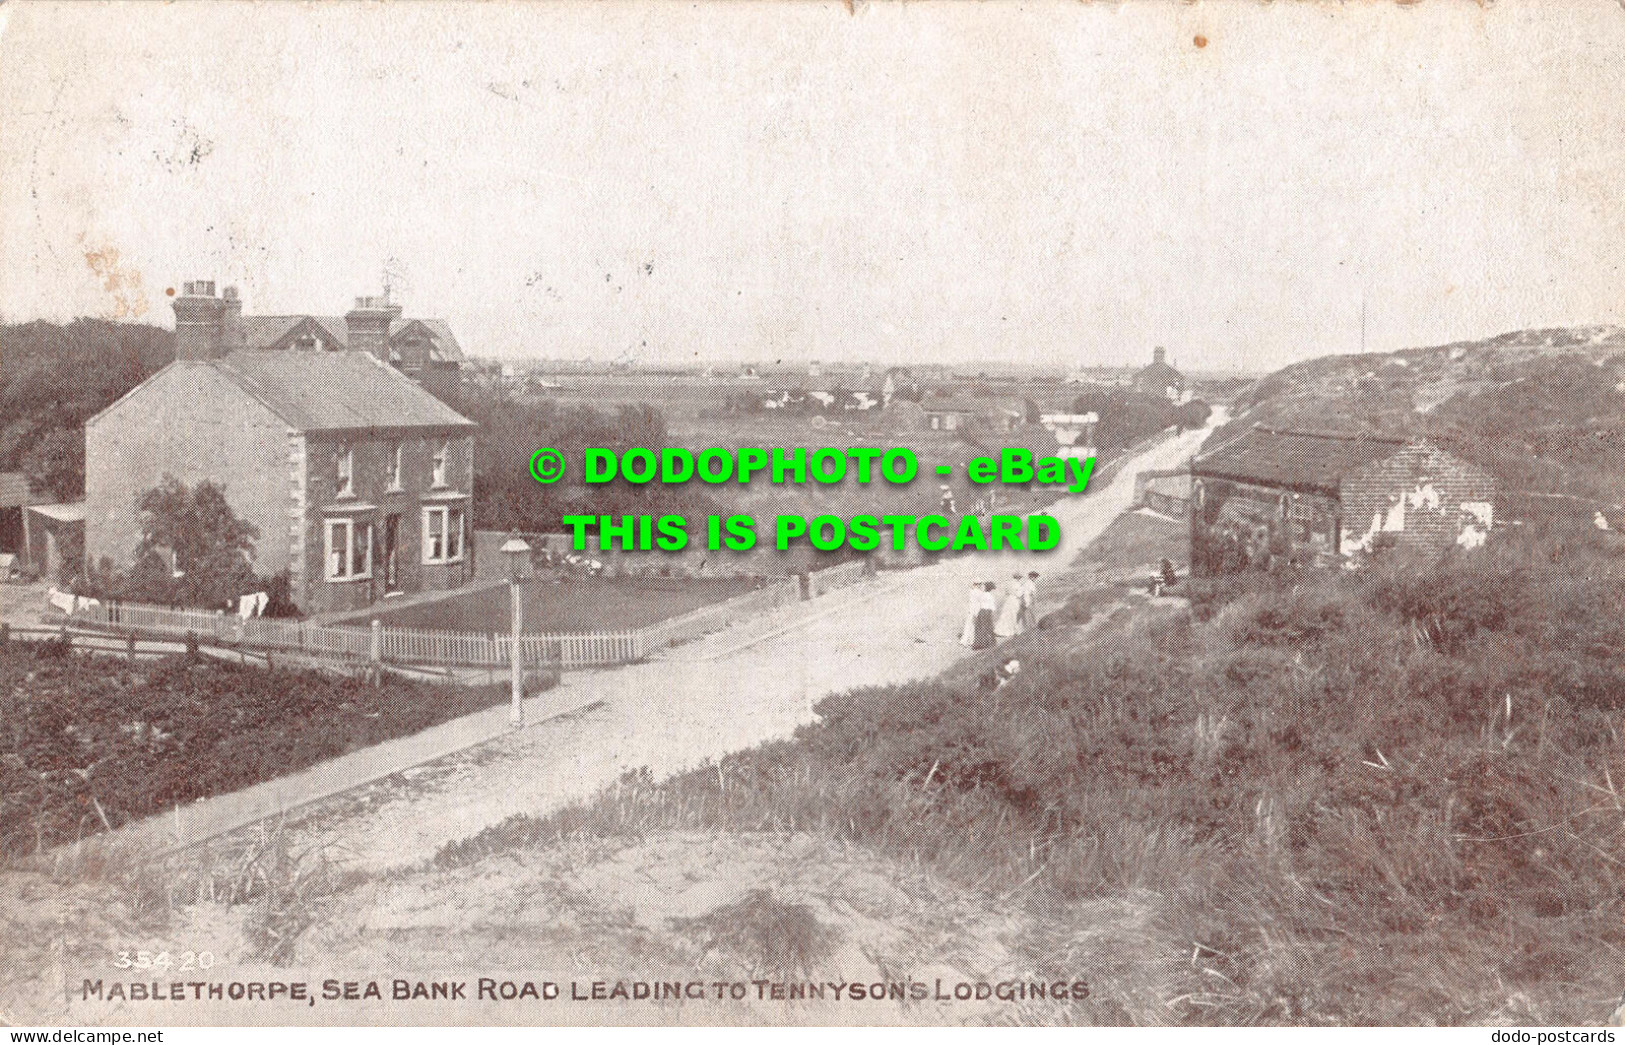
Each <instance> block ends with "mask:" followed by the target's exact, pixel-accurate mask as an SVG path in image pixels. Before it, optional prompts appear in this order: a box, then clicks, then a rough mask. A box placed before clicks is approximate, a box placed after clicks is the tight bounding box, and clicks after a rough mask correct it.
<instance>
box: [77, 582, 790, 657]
mask: <svg viewBox="0 0 1625 1045" xmlns="http://www.w3.org/2000/svg"><path fill="white" fill-rule="evenodd" d="M800 598H801V589H800V586H799V583H798V581H797V580H796V578H794V577H780V578H777V579H775V580H772V581H769V582H768V584H767V585H766V586H765V587H763V588H759V589H757V590H756V591H752V592H746V593H745V594H743V595H738V596H735V597H734V598H731V599H728V600H726V601H725V602H720V603H717V604H715V605H712V606H702V607H701V608H699V609H697V610H694V611H693V612H691V613H685V614H683V615H682V616H680V617H673V618H670V619H669V620H663V621H660V622H658V623H656V624H652V625H649V626H648V627H645V628H638V629H628V630H625V631H592V632H571V633H565V634H552V635H523V636H521V637H520V640H519V652H520V657H521V661H522V663H526V664H558V665H559V666H560V667H562V668H582V667H593V666H597V665H609V664H625V663H628V662H630V661H636V660H642V659H643V658H645V657H647V656H648V655H649V654H650V653H653V652H655V651H657V650H661V649H665V648H666V647H668V646H673V645H676V644H677V643H679V642H686V641H688V640H689V639H694V638H698V637H699V636H701V635H705V634H708V633H709V632H712V631H716V630H718V629H720V628H724V627H727V626H728V625H729V624H732V623H734V622H736V621H739V620H742V619H744V618H746V617H751V616H755V615H757V614H760V613H765V612H768V611H769V610H772V609H776V608H778V607H780V606H786V605H789V604H790V603H793V602H796V601H798V600H799V599H800ZM71 619H72V620H74V621H78V622H81V623H85V624H91V625H98V626H101V627H105V628H110V629H113V630H117V631H131V632H147V633H152V634H157V635H171V636H177V637H182V636H185V635H188V634H190V635H196V636H197V637H198V638H199V639H200V640H206V641H210V642H218V643H227V644H230V645H235V646H241V647H248V648H253V649H265V650H284V651H290V652H299V653H305V654H309V655H311V656H317V657H322V658H325V659H330V660H347V661H378V662H382V663H389V664H412V665H432V666H435V667H458V668H496V667H503V666H506V665H508V664H510V663H511V659H510V650H511V649H512V646H513V639H512V638H511V637H510V636H507V635H488V634H480V633H478V632H465V631H435V630H430V629H423V628H393V627H385V626H383V625H381V624H374V625H373V626H370V627H368V626H356V625H321V624H310V623H307V622H304V621H289V620H278V619H274V618H269V617H254V618H250V619H248V620H243V619H241V618H239V617H236V616H233V615H231V614H227V613H224V612H219V613H211V612H209V611H207V610H176V609H167V608H165V607H162V606H146V605H141V604H139V603H129V602H108V603H100V604H96V605H93V606H88V607H85V608H82V609H80V610H77V611H75V612H74V613H73V614H72V615H71Z"/></svg>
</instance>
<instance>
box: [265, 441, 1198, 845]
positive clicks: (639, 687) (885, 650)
mask: <svg viewBox="0 0 1625 1045" xmlns="http://www.w3.org/2000/svg"><path fill="white" fill-rule="evenodd" d="M1206 434H1207V431H1206V430H1197V431H1192V432H1187V433H1185V434H1184V435H1181V436H1178V437H1175V438H1171V439H1169V440H1167V441H1165V442H1163V443H1161V444H1159V445H1157V446H1155V447H1153V448H1152V449H1150V450H1148V451H1145V452H1144V453H1141V454H1139V455H1138V456H1136V457H1135V458H1133V459H1131V460H1130V461H1128V462H1126V463H1125V465H1124V466H1123V468H1122V469H1121V470H1120V471H1119V472H1118V473H1117V476H1116V478H1115V479H1114V480H1113V482H1112V483H1110V484H1109V485H1107V486H1105V487H1101V488H1096V489H1094V490H1092V491H1091V492H1090V493H1089V494H1088V495H1087V496H1085V497H1075V498H1068V499H1066V500H1063V501H1062V502H1060V503H1058V504H1056V505H1055V506H1054V507H1053V508H1052V509H1051V511H1050V514H1052V515H1054V516H1055V517H1056V519H1058V520H1059V522H1060V524H1061V531H1062V543H1061V547H1060V548H1058V549H1057V550H1055V551H1052V552H1046V553H1018V554H1009V553H1001V554H997V555H993V554H983V555H969V556H964V557H960V558H956V559H951V560H948V561H945V562H942V563H939V564H937V565H935V566H930V567H925V568H920V569H916V570H910V571H906V572H902V573H898V574H889V575H883V576H881V577H878V578H875V579H874V580H872V581H869V582H866V583H865V584H863V585H860V586H855V587H854V588H851V589H847V590H845V591H843V592H838V593H834V594H831V595H828V596H825V597H824V598H822V599H819V600H817V601H816V602H813V603H804V604H802V605H801V606H800V607H793V608H792V609H791V611H789V615H788V616H787V615H786V614H783V613H781V614H779V615H776V616H775V617H774V618H773V619H772V620H768V621H764V622H762V624H761V625H760V626H758V627H756V628H755V634H756V635H757V636H760V637H759V639H758V640H757V641H752V633H751V632H749V631H746V632H743V633H741V632H740V631H737V630H730V631H729V632H727V633H725V634H722V635H717V636H712V637H711V638H709V639H707V640H704V642H702V643H697V644H694V645H691V646H687V647H681V648H680V649H679V650H678V651H675V655H674V656H673V657H672V658H670V659H664V660H656V661H651V662H648V663H645V664H640V665H635V666H632V667H627V668H621V669H617V670H614V671H604V672H598V673H591V674H581V675H572V676H570V677H569V678H568V679H567V682H566V686H567V687H568V688H569V689H570V690H571V693H570V700H571V701H572V702H573V703H574V704H575V705H576V706H580V705H581V704H583V703H586V699H584V698H590V699H595V700H598V701H601V702H602V703H601V704H599V705H598V706H596V707H593V708H591V709H590V710H588V711H585V712H582V713H579V714H577V715H572V716H568V717H566V718H564V719H559V720H555V721H552V722H545V723H542V724H540V725H538V726H535V727H533V728H530V729H526V730H522V731H519V732H517V733H515V734H513V735H510V736H506V737H503V738H500V739H498V740H495V741H492V742H491V743H489V744H487V745H484V746H482V747H481V748H479V749H478V750H477V752H475V753H471V754H470V755H468V756H460V757H459V761H458V764H457V765H456V766H455V768H454V769H453V770H452V771H450V772H447V773H444V774H438V773H437V774H434V775H433V778H432V779H430V778H429V777H428V776H425V779H424V780H423V781H421V782H420V783H418V784H415V785H414V786H410V787H408V788H406V789H404V790H400V789H396V791H394V792H390V793H383V794H376V795H374V796H372V798H371V800H369V801H368V802H367V803H366V804H365V806H364V811H363V810H358V809H356V808H355V803H354V802H351V803H350V804H349V807H348V808H347V807H346V806H345V800H344V799H343V798H340V799H335V800H332V801H330V802H328V803H324V804H322V805H318V806H315V807H312V808H311V809H310V810H309V813H310V815H309V816H307V817H304V818H302V821H303V822H302V823H301V824H300V825H299V826H298V827H297V828H296V830H297V832H298V833H299V834H301V835H309V836H313V837H312V840H330V841H332V842H333V843H334V844H335V846H336V847H337V848H339V849H341V850H342V851H344V852H345V853H346V854H347V855H348V856H349V857H350V858H352V859H354V860H355V861H356V862H357V863H358V864H359V865H360V866H362V867H366V868H371V869H381V868H389V867H398V866H402V865H410V864H415V863H418V862H420V861H422V860H424V859H427V858H429V857H431V856H433V854H434V853H435V851H436V850H437V849H439V848H440V847H441V846H442V845H444V844H446V843H447V842H451V841H455V840H458V839H462V838H466V837H468V836H469V835H472V834H474V833H476V832H477V831H479V830H481V829H483V828H485V827H488V826H490V825H493V824H496V823H498V822H500V821H501V820H503V819H505V818H507V817H508V816H510V815H513V814H515V813H532V814H537V813H545V812H548V811H550V810H552V809H555V808H558V807H559V806H561V805H563V804H565V803H567V802H570V801H575V800H578V799H582V798H586V797H588V796H590V795H592V794H593V793H595V792H596V791H598V790H599V789H600V788H602V787H604V786H605V785H608V784H611V783H613V782H614V781H615V780H616V779H617V778H618V777H619V776H620V775H621V774H622V773H623V772H625V771H627V770H629V769H635V768H637V767H640V766H647V767H649V769H650V770H651V771H652V772H653V773H654V774H655V776H656V777H657V778H660V777H664V776H665V775H667V774H670V773H675V772H679V771H682V770H684V769H689V768H692V767H694V766H696V765H699V764H700V763H702V762H704V761H706V760H707V759H713V760H714V759H717V758H719V757H721V756H723V755H725V754H727V753H728V752H731V751H736V750H739V749H741V748H746V747H750V746H753V745H755V744H759V743H762V742H764V741H767V740H771V739H774V738H780V737H786V736H788V735H789V734H790V733H791V732H793V730H794V729H795V727H796V726H797V725H799V724H801V723H803V722H805V721H807V720H808V719H809V718H810V715H811V710H810V709H811V706H812V704H813V703H814V702H816V701H817V700H819V699H821V698H823V697H824V696H827V695H829V694H831V693H837V692H840V691H842V690H847V689H852V688H854V687H859V686H869V685H885V684H890V683H897V682H903V681H906V680H909V679H915V678H922V677H926V676H929V675H933V674H935V673H937V672H939V671H941V670H942V669H943V668H944V667H946V666H947V665H948V664H950V663H952V662H953V661H954V660H956V659H958V658H960V657H963V656H965V655H966V654H967V651H966V650H965V649H964V648H963V647H961V646H960V645H959V643H958V641H957V638H958V632H959V627H960V624H961V623H962V621H963V612H964V601H965V591H966V589H967V588H968V586H969V584H970V583H971V582H972V581H974V580H977V579H981V578H987V579H990V580H1000V579H1007V578H1009V576H1010V574H1011V573H1013V572H1015V571H1016V570H1018V569H1019V570H1021V571H1022V572H1025V571H1026V570H1029V569H1036V570H1039V571H1040V572H1041V573H1044V572H1052V571H1055V570H1058V569H1059V568H1061V566H1062V565H1064V564H1066V563H1070V562H1071V561H1072V559H1073V558H1074V557H1075V556H1076V554H1077V553H1078V552H1079V551H1081V550H1082V549H1083V548H1084V547H1085V546H1086V545H1087V544H1088V543H1089V542H1090V541H1092V540H1094V538H1095V537H1097V536H1099V534H1100V533H1101V531H1103V530H1104V529H1105V528H1106V527H1107V526H1108V525H1109V524H1110V523H1111V521H1112V520H1113V519H1114V518H1116V517H1117V515H1118V514H1120V513H1121V512H1122V511H1123V510H1124V509H1126V508H1127V507H1128V506H1129V504H1130V502H1131V500H1132V497H1133V487H1134V474H1135V472H1137V471H1140V470H1143V469H1149V468H1167V467H1172V466H1175V465H1177V464H1179V463H1180V462H1182V461H1184V460H1186V459H1187V458H1188V457H1189V456H1190V455H1191V454H1192V453H1194V452H1195V450H1196V448H1197V447H1198V446H1200V444H1201V441H1202V439H1203V438H1204V436H1205V435H1206ZM1040 584H1042V581H1041V582H1040ZM1041 596H1042V590H1041ZM806 618H810V619H806ZM798 619H802V620H804V621H805V622H804V623H799V624H798V623H796V622H797V620H798ZM679 658H680V659H679ZM705 658H714V659H705ZM583 691H585V692H583ZM409 775H410V774H409Z"/></svg>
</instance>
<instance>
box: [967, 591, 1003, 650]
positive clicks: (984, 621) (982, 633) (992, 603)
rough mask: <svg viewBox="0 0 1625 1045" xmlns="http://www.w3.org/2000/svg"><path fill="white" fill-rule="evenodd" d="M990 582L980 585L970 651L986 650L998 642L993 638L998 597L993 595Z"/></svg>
mask: <svg viewBox="0 0 1625 1045" xmlns="http://www.w3.org/2000/svg"><path fill="white" fill-rule="evenodd" d="M994 588H995V585H994V584H993V582H992V581H985V582H983V584H982V594H981V597H980V599H979V600H978V602H977V606H976V636H975V639H974V640H973V641H972V642H971V646H970V648H971V649H987V648H988V647H989V646H991V645H993V644H994V643H996V642H997V641H998V639H996V638H994V637H993V615H994V614H995V613H997V612H998V609H999V597H998V596H997V595H995V594H994Z"/></svg>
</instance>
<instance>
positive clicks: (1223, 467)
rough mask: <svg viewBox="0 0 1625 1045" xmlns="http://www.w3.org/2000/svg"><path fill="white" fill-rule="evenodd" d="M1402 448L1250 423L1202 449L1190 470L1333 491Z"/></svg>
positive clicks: (1388, 441) (1398, 443)
mask: <svg viewBox="0 0 1625 1045" xmlns="http://www.w3.org/2000/svg"><path fill="white" fill-rule="evenodd" d="M1406 445H1408V441H1407V440H1405V439H1392V438H1386V437H1382V436H1372V435H1356V434H1354V433H1350V432H1311V431H1295V430H1291V429H1277V428H1265V427H1264V426H1262V425H1255V426H1254V427H1253V428H1251V429H1250V430H1248V431H1247V432H1244V433H1243V434H1241V435H1239V436H1235V437H1233V438H1231V439H1229V440H1227V441H1226V442H1224V443H1221V444H1219V445H1218V446H1217V447H1214V448H1213V449H1211V450H1206V451H1205V452H1204V453H1202V454H1201V456H1199V457H1197V458H1196V460H1195V462H1194V463H1193V464H1192V466H1191V471H1192V473H1193V474H1195V475H1202V476H1210V477H1213V478H1221V479H1239V480H1241V481H1242V482H1249V483H1257V484H1260V485H1263V486H1279V487H1284V488H1288V489H1306V490H1323V491H1330V492H1333V493H1335V492H1336V491H1337V489H1338V486H1339V484H1340V483H1341V482H1342V480H1343V477H1344V476H1345V475H1348V474H1349V473H1350V472H1352V471H1354V470H1356V469H1358V468H1363V467H1364V466H1366V465H1368V464H1371V463H1373V462H1376V461H1381V460H1384V459H1386V458H1389V457H1392V456H1393V455H1394V454H1396V453H1398V452H1399V450H1400V449H1402V448H1403V447H1405V446H1406Z"/></svg>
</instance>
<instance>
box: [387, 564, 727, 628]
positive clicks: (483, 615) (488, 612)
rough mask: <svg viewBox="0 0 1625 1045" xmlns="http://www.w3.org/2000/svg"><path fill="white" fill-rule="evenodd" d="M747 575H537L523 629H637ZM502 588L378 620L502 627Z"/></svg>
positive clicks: (709, 598) (505, 611)
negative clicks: (557, 577)
mask: <svg viewBox="0 0 1625 1045" xmlns="http://www.w3.org/2000/svg"><path fill="white" fill-rule="evenodd" d="M753 587H754V583H753V582H752V581H751V580H749V579H735V578H731V577H729V578H723V577H717V578H705V579H678V578H666V577H613V578H611V577H595V578H571V579H570V580H563V581H559V580H537V581H531V582H528V583H527V584H526V585H525V622H524V628H525V632H526V634H532V635H537V634H543V633H547V634H558V633H561V632H579V631H621V630H625V629H628V628H641V627H644V626H646V625H649V624H653V623H655V622H657V621H662V620H666V619H668V618H671V617H676V616H679V615H681V614H684V613H687V612H689V611H690V610H696V609H699V608H700V607H701V606H709V605H711V604H712V603H716V602H721V601H723V600H724V599H729V598H732V597H733V596H735V595H741V594H743V593H745V592H747V591H750V590H751V589H752V588H753ZM510 613H511V609H510V605H509V595H508V589H507V588H506V587H498V588H487V589H485V590H483V591H478V592H471V593H469V594H467V595H462V596H458V597H456V598H451V599H446V600H444V601H441V602H434V603H425V604H423V605H418V606H403V607H401V608H400V609H398V610H385V611H384V612H382V613H380V614H378V619H379V620H380V621H382V622H383V623H384V624H385V625H386V626H389V627H396V628H432V629H435V630H437V631H473V632H507V631H508V630H509V629H510V628H511V627H512V626H513V625H512V622H511V618H510Z"/></svg>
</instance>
